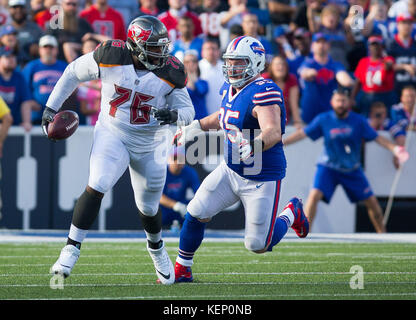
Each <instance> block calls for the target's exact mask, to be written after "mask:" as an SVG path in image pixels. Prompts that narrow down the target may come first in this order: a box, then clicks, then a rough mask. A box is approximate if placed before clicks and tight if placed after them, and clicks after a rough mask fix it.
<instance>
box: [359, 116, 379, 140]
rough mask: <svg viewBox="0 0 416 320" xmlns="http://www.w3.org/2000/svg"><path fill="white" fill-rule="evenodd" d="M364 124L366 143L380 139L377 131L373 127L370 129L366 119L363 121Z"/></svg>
mask: <svg viewBox="0 0 416 320" xmlns="http://www.w3.org/2000/svg"><path fill="white" fill-rule="evenodd" d="M362 124H363V138H364V140H365V141H372V140H374V139H375V138H377V137H378V133H377V131H376V130H374V129H373V128H372V127H370V125H369V124H368V122H367V121H366V120H365V119H364V118H363V119H362Z"/></svg>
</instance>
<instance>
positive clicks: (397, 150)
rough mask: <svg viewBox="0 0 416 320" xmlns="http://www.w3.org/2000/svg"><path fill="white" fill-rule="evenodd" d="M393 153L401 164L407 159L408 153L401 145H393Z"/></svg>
mask: <svg viewBox="0 0 416 320" xmlns="http://www.w3.org/2000/svg"><path fill="white" fill-rule="evenodd" d="M393 154H394V156H395V157H397V159H398V160H399V163H400V164H401V165H402V164H403V163H405V162H406V161H407V160H409V157H410V156H409V153H408V152H407V151H406V149H405V147H403V146H395V147H394V149H393Z"/></svg>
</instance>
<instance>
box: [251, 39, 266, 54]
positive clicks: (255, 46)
mask: <svg viewBox="0 0 416 320" xmlns="http://www.w3.org/2000/svg"><path fill="white" fill-rule="evenodd" d="M250 48H251V50H253V52H254V53H255V54H259V55H262V54H265V51H264V48H263V47H261V46H260V44H259V43H258V42H253V43H252V44H251V45H250Z"/></svg>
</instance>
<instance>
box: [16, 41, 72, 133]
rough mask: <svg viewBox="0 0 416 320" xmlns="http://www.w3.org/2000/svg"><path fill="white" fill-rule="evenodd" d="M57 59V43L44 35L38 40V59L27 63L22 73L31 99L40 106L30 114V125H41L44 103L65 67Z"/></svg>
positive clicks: (62, 62)
mask: <svg viewBox="0 0 416 320" xmlns="http://www.w3.org/2000/svg"><path fill="white" fill-rule="evenodd" d="M57 57H58V41H57V40H56V39H55V37H53V36H51V35H45V36H43V37H42V38H40V40H39V59H36V60H32V61H31V62H29V63H28V64H27V65H26V66H25V68H24V69H23V71H22V73H23V76H24V77H25V80H26V83H27V84H28V85H29V90H30V91H31V94H32V97H33V99H34V100H35V101H36V102H37V103H38V104H39V105H40V106H41V110H37V111H36V112H32V124H35V125H40V124H41V122H42V114H43V110H44V109H45V108H46V101H47V100H48V98H49V96H50V94H51V92H52V90H53V88H54V86H55V84H56V83H57V82H58V80H59V78H60V77H61V76H62V74H63V73H64V70H65V68H66V66H67V63H66V62H64V61H62V60H58V59H57Z"/></svg>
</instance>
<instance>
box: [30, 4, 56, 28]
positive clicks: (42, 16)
mask: <svg viewBox="0 0 416 320" xmlns="http://www.w3.org/2000/svg"><path fill="white" fill-rule="evenodd" d="M51 18H52V14H51V13H50V11H49V10H48V9H45V10H42V11H40V12H38V13H37V14H35V15H34V16H33V20H34V21H35V22H36V23H37V24H38V26H39V27H41V28H42V29H43V30H45V29H46V26H45V25H46V23H47V22H48V21H49V20H51Z"/></svg>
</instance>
